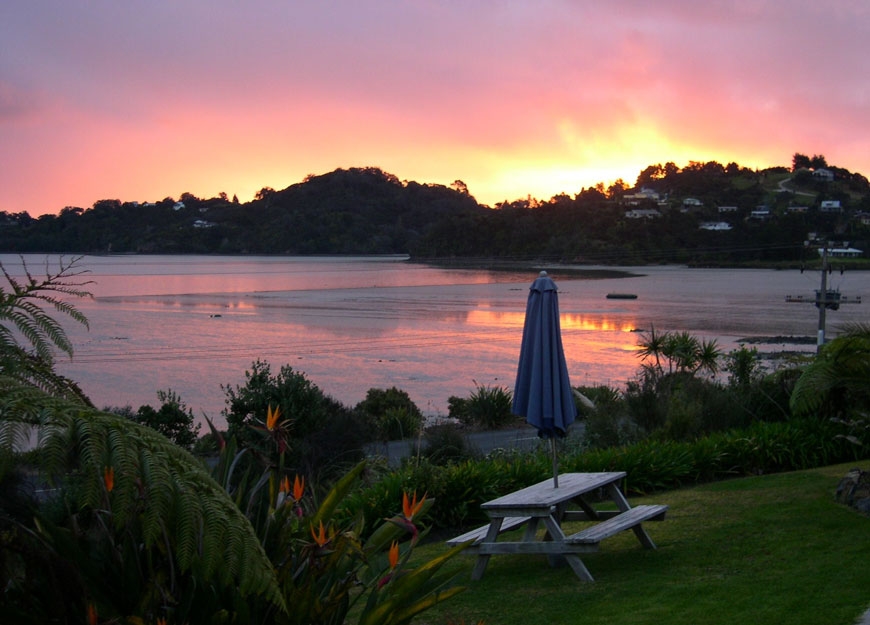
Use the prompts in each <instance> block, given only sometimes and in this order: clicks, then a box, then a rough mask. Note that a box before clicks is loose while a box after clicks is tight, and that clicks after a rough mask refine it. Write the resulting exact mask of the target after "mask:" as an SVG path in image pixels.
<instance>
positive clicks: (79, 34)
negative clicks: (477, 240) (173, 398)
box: [0, 0, 870, 216]
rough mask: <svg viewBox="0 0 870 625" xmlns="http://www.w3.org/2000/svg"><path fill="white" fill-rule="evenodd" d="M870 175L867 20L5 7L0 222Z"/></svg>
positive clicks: (265, 3)
mask: <svg viewBox="0 0 870 625" xmlns="http://www.w3.org/2000/svg"><path fill="white" fill-rule="evenodd" d="M795 152H801V153H804V154H808V155H813V154H823V155H825V157H826V158H827V160H828V163H829V164H832V165H837V166H839V167H845V168H846V169H849V170H851V171H857V172H861V173H863V174H864V175H868V176H870V3H868V2H867V1H866V0H826V1H825V2H820V1H818V0H813V1H810V0H768V1H765V0H733V1H724V0H722V1H717V0H704V1H700V0H655V1H651V0H608V1H607V2H603V1H601V2H599V1H592V0H589V1H583V0H526V1H524V2H523V1H516V0H501V1H498V0H463V1H461V2H460V1H459V0H440V1H435V0H402V1H400V0H370V1H369V0H351V1H348V0H323V1H314V0H307V1H303V0H295V1H294V0H245V1H243V2H242V1H239V0H232V1H231V0H173V1H169V0H166V1H162V0H123V1H118V0H92V1H88V2H71V1H70V0H4V2H3V3H2V4H0V210H4V211H7V212H21V211H27V212H29V213H30V214H31V215H34V216H35V215H39V214H43V213H53V214H56V213H57V212H58V211H60V209H62V208H63V207H64V206H80V207H83V208H88V207H90V206H92V205H93V204H94V202H96V201H98V200H101V199H120V200H122V201H133V200H137V201H156V200H160V199H163V198H165V197H174V198H177V197H179V196H180V195H181V194H182V193H184V192H189V193H193V194H194V195H196V196H199V197H203V198H208V197H214V196H216V195H218V194H219V193H220V192H226V193H227V194H228V195H229V196H230V197H232V196H233V195H234V194H235V195H238V198H239V199H240V200H241V201H243V202H244V201H248V200H250V199H251V198H252V197H253V195H254V194H255V193H256V192H257V191H258V190H259V189H261V188H263V187H272V188H274V189H283V188H285V187H287V186H289V185H291V184H294V183H297V182H300V181H301V180H302V179H303V178H304V177H305V176H306V175H309V174H323V173H326V172H329V171H332V170H334V169H336V168H339V167H342V168H348V167H367V166H375V167H380V168H382V169H383V170H385V171H387V172H389V173H391V174H394V175H396V176H397V177H398V178H399V179H400V180H415V181H417V182H421V183H437V184H445V185H450V184H451V183H453V182H454V181H455V180H462V181H464V182H465V183H466V185H467V186H468V189H469V192H470V193H471V194H472V195H473V196H475V198H476V199H477V200H478V201H479V202H481V203H483V204H488V205H490V206H493V205H495V204H496V203H498V202H500V201H503V200H514V199H519V198H524V197H526V196H527V195H531V196H533V197H536V198H538V199H542V200H546V199H550V198H551V197H552V196H554V195H556V194H559V193H567V194H569V195H573V194H575V193H577V192H579V191H580V189H581V188H582V187H588V186H591V185H594V184H595V183H596V182H604V183H605V184H610V183H611V182H613V181H614V180H615V179H617V178H623V179H624V180H625V181H626V182H627V183H629V185H632V184H633V183H634V182H635V180H636V178H637V175H638V173H639V172H640V171H641V170H642V169H644V168H645V167H646V166H647V165H650V164H655V163H664V162H666V161H673V162H675V163H676V164H677V165H678V166H681V167H682V166H684V165H686V164H687V163H688V162H689V161H707V160H717V161H719V162H721V163H723V164H727V163H728V162H731V161H736V162H737V163H739V164H740V165H744V166H747V167H767V166H771V165H790V164H791V158H792V155H793V154H794V153H795Z"/></svg>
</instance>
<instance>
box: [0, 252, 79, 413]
mask: <svg viewBox="0 0 870 625" xmlns="http://www.w3.org/2000/svg"><path fill="white" fill-rule="evenodd" d="M77 260H78V259H76V258H74V259H72V260H71V261H69V262H66V261H64V260H63V259H61V260H60V261H59V266H58V268H57V271H56V273H50V272H49V271H48V269H47V268H46V275H45V277H44V278H42V279H37V278H35V277H33V275H32V274H31V273H30V270H29V269H28V268H27V267H26V266H25V265H24V261H23V260H22V269H23V271H24V274H25V276H24V279H23V280H22V279H18V278H15V277H14V276H12V275H11V274H10V273H9V271H8V270H7V269H6V267H3V266H2V265H0V271H2V272H3V276H4V277H5V278H6V282H7V286H6V287H5V288H0V373H2V374H3V375H6V376H11V377H14V378H15V379H17V380H19V381H20V382H22V383H26V384H30V385H33V386H35V387H37V388H41V389H43V390H45V391H47V392H49V393H53V394H57V395H64V396H66V397H69V398H71V399H76V400H78V401H80V402H82V403H85V404H88V405H90V402H89V401H88V399H87V398H86V397H85V395H84V394H83V393H82V392H81V390H80V389H79V388H78V386H77V385H76V384H75V383H74V382H72V381H71V380H69V379H67V378H64V377H63V376H61V375H58V374H57V373H56V372H55V371H54V350H55V349H57V350H60V351H61V352H63V353H65V354H67V355H68V356H70V357H72V353H73V347H72V343H70V340H69V337H68V336H67V334H66V331H65V330H64V329H63V326H61V324H60V323H59V322H58V321H57V320H55V319H54V317H53V316H52V315H51V314H49V312H47V311H46V308H47V309H50V310H53V311H54V312H56V313H60V314H62V315H65V316H66V317H69V318H70V319H72V320H73V321H76V322H78V323H81V324H82V325H84V326H87V325H88V320H87V318H86V317H85V316H84V315H83V314H82V313H81V312H79V310H78V309H77V308H76V307H75V306H73V305H72V304H71V303H70V302H69V301H67V299H66V298H68V297H70V296H71V297H89V296H90V293H88V292H87V291H86V290H84V287H86V286H87V285H88V284H89V283H88V282H87V281H82V280H81V278H80V276H81V275H82V273H84V272H82V271H79V270H77V269H76V267H75V264H76V261H77Z"/></svg>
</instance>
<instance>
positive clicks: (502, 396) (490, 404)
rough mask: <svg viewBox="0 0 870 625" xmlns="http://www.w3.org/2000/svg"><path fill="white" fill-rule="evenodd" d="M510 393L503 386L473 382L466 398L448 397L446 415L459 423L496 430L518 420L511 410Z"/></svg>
mask: <svg viewBox="0 0 870 625" xmlns="http://www.w3.org/2000/svg"><path fill="white" fill-rule="evenodd" d="M511 403H512V393H511V391H510V390H509V389H506V388H504V387H503V386H484V385H481V384H477V383H475V389H474V391H472V393H471V395H469V396H468V397H466V398H460V397H450V399H449V400H448V402H447V405H448V410H449V412H448V416H450V417H453V418H456V419H459V421H460V423H463V424H465V425H469V426H472V427H477V428H481V429H485V430H498V429H500V428H503V427H506V426H508V425H511V424H512V423H516V422H517V421H518V417H517V416H516V415H514V414H513V413H512V412H511Z"/></svg>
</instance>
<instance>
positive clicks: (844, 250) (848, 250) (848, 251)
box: [819, 247, 864, 258]
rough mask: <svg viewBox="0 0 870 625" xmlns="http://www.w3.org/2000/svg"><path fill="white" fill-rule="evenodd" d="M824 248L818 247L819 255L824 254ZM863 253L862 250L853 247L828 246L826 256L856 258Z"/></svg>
mask: <svg viewBox="0 0 870 625" xmlns="http://www.w3.org/2000/svg"><path fill="white" fill-rule="evenodd" d="M824 252H825V250H824V249H823V248H821V247H820V248H819V256H822V255H823V254H824ZM863 253H864V251H863V250H859V249H856V248H854V247H829V248H828V257H829V258H858V257H859V256H861V255H862V254H863Z"/></svg>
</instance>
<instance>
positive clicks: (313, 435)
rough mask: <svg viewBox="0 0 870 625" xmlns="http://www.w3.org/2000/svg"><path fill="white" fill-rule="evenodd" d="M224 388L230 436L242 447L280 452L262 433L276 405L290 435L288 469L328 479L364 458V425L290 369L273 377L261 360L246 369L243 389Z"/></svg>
mask: <svg viewBox="0 0 870 625" xmlns="http://www.w3.org/2000/svg"><path fill="white" fill-rule="evenodd" d="M222 388H223V390H224V392H225V393H226V405H227V407H226V408H225V409H224V415H225V417H226V421H227V432H228V436H229V437H237V438H238V439H239V441H240V442H241V444H242V445H243V446H245V447H251V448H253V449H256V450H257V451H258V452H259V453H265V454H274V453H275V452H274V450H273V449H268V448H263V447H262V443H263V441H262V437H260V436H259V435H258V432H257V430H258V429H262V428H263V427H264V426H265V418H266V415H267V413H268V411H269V409H270V407H277V410H279V411H280V415H281V419H282V421H281V424H282V428H281V431H282V432H284V433H285V434H286V436H285V444H286V445H287V447H288V449H287V453H286V460H287V462H288V463H289V465H288V466H292V467H294V468H295V469H296V470H297V471H299V472H300V473H305V474H307V475H309V476H312V477H313V476H322V477H328V476H330V475H336V474H338V473H342V472H344V471H345V470H346V469H347V467H349V466H352V465H353V464H355V463H356V462H358V461H359V460H360V459H361V458H362V455H363V452H362V445H363V443H364V442H365V440H366V435H367V431H366V428H365V425H364V423H363V422H362V421H361V420H360V419H359V418H358V417H357V415H356V414H355V413H354V412H353V411H351V410H350V409H349V408H347V407H345V406H343V405H342V404H340V403H339V402H337V401H336V400H334V399H332V398H331V397H329V396H327V395H325V394H324V393H323V392H322V391H321V390H320V389H319V388H318V387H317V386H316V385H314V384H313V383H312V382H311V381H309V380H308V379H307V378H306V377H305V375H304V374H302V373H299V372H297V371H294V370H293V369H292V367H290V366H289V365H284V366H282V367H281V369H280V371H279V372H278V374H277V375H273V374H272V372H271V368H270V366H269V364H268V363H265V362H263V361H260V360H257V361H255V362H254V363H253V364H252V366H251V370H250V371H245V384H244V385H242V386H236V387H235V388H231V387H229V386H222Z"/></svg>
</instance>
